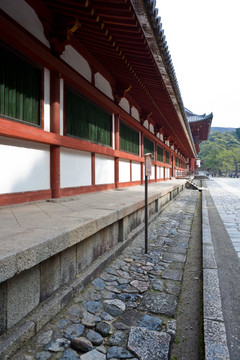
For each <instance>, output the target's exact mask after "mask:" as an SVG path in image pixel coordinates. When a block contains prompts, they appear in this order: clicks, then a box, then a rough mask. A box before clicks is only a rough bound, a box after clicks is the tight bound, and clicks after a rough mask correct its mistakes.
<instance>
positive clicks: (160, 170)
mask: <svg viewBox="0 0 240 360" xmlns="http://www.w3.org/2000/svg"><path fill="white" fill-rule="evenodd" d="M163 178H164V170H163V167H162V166H159V167H158V179H163Z"/></svg>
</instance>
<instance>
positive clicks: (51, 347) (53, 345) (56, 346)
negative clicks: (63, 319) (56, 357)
mask: <svg viewBox="0 0 240 360" xmlns="http://www.w3.org/2000/svg"><path fill="white" fill-rule="evenodd" d="M69 345H70V341H69V340H67V339H64V338H59V339H55V340H53V341H51V342H50V344H48V345H46V347H45V349H46V350H48V351H53V352H58V351H64V350H66V348H67V347H68V346H69Z"/></svg>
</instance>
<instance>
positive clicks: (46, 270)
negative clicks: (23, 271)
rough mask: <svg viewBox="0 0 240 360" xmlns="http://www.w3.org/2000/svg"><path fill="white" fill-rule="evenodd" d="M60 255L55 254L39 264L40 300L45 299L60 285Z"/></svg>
mask: <svg viewBox="0 0 240 360" xmlns="http://www.w3.org/2000/svg"><path fill="white" fill-rule="evenodd" d="M60 264H61V263H60V256H59V255H56V256H53V257H51V258H50V259H48V260H45V261H44V262H43V263H41V265H40V273H41V279H40V301H43V300H45V299H47V298H48V297H49V296H51V295H52V294H53V293H54V292H55V291H56V290H57V289H59V287H60V286H61V267H60V266H61V265H60ZM50 274H51V276H49V275H50Z"/></svg>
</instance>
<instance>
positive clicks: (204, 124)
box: [185, 108, 213, 154]
mask: <svg viewBox="0 0 240 360" xmlns="http://www.w3.org/2000/svg"><path fill="white" fill-rule="evenodd" d="M185 113H186V116H187V119H188V122H189V125H190V129H191V132H192V136H193V141H194V144H195V148H196V152H197V154H198V153H199V151H200V147H199V145H200V143H201V142H202V141H205V140H207V139H208V137H209V134H210V129H211V124H212V119H213V113H211V114H209V115H206V114H203V115H196V114H194V113H192V112H191V111H190V110H188V109H186V108H185Z"/></svg>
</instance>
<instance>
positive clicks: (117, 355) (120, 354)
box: [107, 346, 133, 360]
mask: <svg viewBox="0 0 240 360" xmlns="http://www.w3.org/2000/svg"><path fill="white" fill-rule="evenodd" d="M132 357H133V356H132V354H131V353H130V352H129V351H128V350H126V349H124V348H122V347H120V346H112V347H110V348H109V349H108V351H107V360H110V359H131V358H132Z"/></svg>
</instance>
